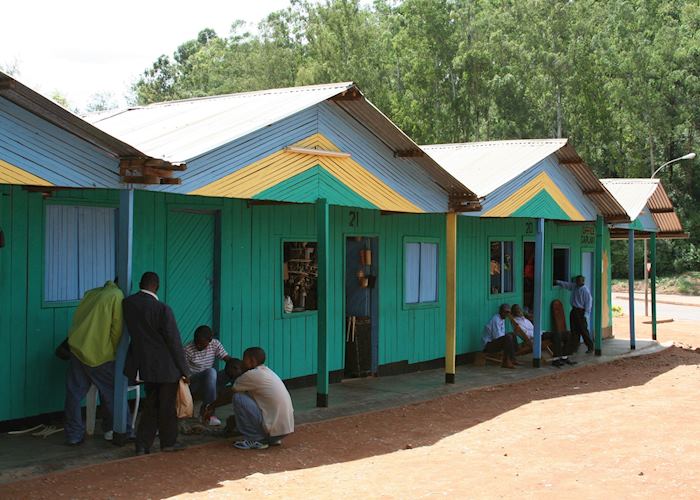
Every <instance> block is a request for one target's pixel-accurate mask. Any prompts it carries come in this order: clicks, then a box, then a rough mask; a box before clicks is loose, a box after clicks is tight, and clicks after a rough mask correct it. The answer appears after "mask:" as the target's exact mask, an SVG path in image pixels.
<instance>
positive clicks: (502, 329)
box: [481, 304, 518, 368]
mask: <svg viewBox="0 0 700 500" xmlns="http://www.w3.org/2000/svg"><path fill="white" fill-rule="evenodd" d="M508 317H510V306H509V305H508V304H501V306H500V307H499V308H498V314H494V315H493V317H492V318H491V319H490V320H489V322H488V323H486V326H484V331H483V333H482V335H481V340H482V341H483V343H484V352H489V353H497V352H501V351H503V361H502V362H501V367H503V368H515V365H517V364H518V361H517V360H516V359H515V348H516V345H517V341H516V340H515V336H514V335H513V334H512V333H506V318H508Z"/></svg>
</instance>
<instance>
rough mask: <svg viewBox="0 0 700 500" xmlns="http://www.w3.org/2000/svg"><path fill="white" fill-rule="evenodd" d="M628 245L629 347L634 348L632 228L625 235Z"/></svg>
mask: <svg viewBox="0 0 700 500" xmlns="http://www.w3.org/2000/svg"><path fill="white" fill-rule="evenodd" d="M627 240H628V242H629V243H628V247H627V265H628V270H627V272H628V273H629V276H628V278H627V279H628V283H629V285H628V286H629V303H630V305H629V310H630V349H631V350H635V349H636V347H637V345H636V342H635V335H634V229H630V230H629V235H628V237H627Z"/></svg>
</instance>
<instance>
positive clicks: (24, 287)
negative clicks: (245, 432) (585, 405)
mask: <svg viewBox="0 0 700 500" xmlns="http://www.w3.org/2000/svg"><path fill="white" fill-rule="evenodd" d="M4 78H5V81H6V82H8V83H7V84H6V87H5V88H8V89H11V90H7V91H3V93H2V94H0V118H2V120H3V121H2V122H1V123H2V138H3V141H2V143H1V144H0V146H1V147H0V160H2V161H3V171H2V176H1V177H0V182H1V184H2V185H0V195H1V196H0V200H1V203H2V204H1V205H0V228H2V230H3V234H4V242H5V245H4V247H3V248H2V249H0V266H1V268H0V269H1V270H2V272H1V276H2V281H1V282H0V289H2V293H3V296H10V297H11V300H10V303H9V304H7V303H3V305H2V307H3V308H4V309H3V311H2V315H1V317H2V321H3V323H2V335H3V340H4V341H5V342H6V344H8V345H9V346H10V348H9V349H8V350H7V351H5V355H6V357H7V359H6V361H7V363H4V364H3V365H4V370H5V372H4V375H5V377H4V378H3V382H2V384H3V385H4V388H3V391H7V393H10V394H11V398H9V399H7V400H6V401H5V402H4V403H3V404H2V405H0V420H11V419H17V418H23V417H27V416H31V415H37V414H42V413H48V412H55V411H59V410H60V409H61V408H62V402H63V378H64V377H63V370H64V366H63V365H62V363H61V362H60V361H58V360H57V359H55V358H54V356H53V349H54V347H55V346H56V345H57V344H58V343H59V342H60V341H61V340H62V339H63V338H64V337H65V335H66V332H67V330H68V328H69V325H70V321H71V317H72V313H73V311H74V309H75V306H76V305H77V303H78V301H79V299H80V297H81V296H82V294H83V293H84V292H85V291H86V290H88V289H90V288H92V287H94V286H98V285H101V284H102V282H104V281H105V280H106V279H112V278H114V276H119V277H120V284H121V285H122V286H125V287H128V290H127V291H131V292H133V291H135V284H134V285H133V286H130V285H129V281H131V282H134V283H135V282H137V281H138V277H139V276H140V274H141V273H142V272H144V271H147V270H149V271H155V272H157V273H158V274H159V275H160V276H161V283H162V287H161V290H160V291H159V295H160V297H161V299H162V300H164V301H165V302H167V303H168V304H170V305H171V306H172V307H173V309H174V311H175V314H176V318H177V321H178V325H179V327H180V330H181V333H182V336H183V340H185V341H187V340H189V339H191V337H192V333H193V331H194V328H195V327H196V326H198V325H200V324H209V325H212V326H213V327H214V330H215V331H216V333H217V335H218V337H219V338H220V339H221V341H222V342H223V344H224V345H225V346H226V348H227V349H228V350H229V351H230V352H231V353H232V354H233V355H240V354H241V352H242V350H243V349H245V348H246V347H248V346H251V345H260V346H262V347H263V348H264V349H265V350H266V351H267V352H268V359H269V365H270V366H271V367H272V368H273V369H274V370H275V371H276V372H278V373H279V374H280V376H281V377H282V378H283V379H286V380H287V381H288V382H289V383H290V384H295V383H298V384H313V383H316V384H317V385H318V393H319V404H321V405H323V404H325V403H326V399H327V395H328V383H329V382H330V381H339V380H341V379H342V378H343V377H346V376H357V375H362V374H364V373H379V374H380V375H381V374H387V373H396V372H399V371H405V370H408V369H417V368H419V367H421V366H426V363H432V364H433V365H435V366H439V364H440V363H441V360H442V358H443V356H444V351H445V348H444V345H445V344H444V342H445V336H444V332H445V308H446V300H447V296H446V295H447V294H446V290H445V283H446V280H445V271H446V264H445V256H446V243H445V238H446V230H445V220H446V217H445V213H447V212H449V211H451V210H460V211H461V210H473V209H478V207H479V204H478V201H477V199H476V197H475V196H474V194H473V193H472V192H471V191H470V190H469V189H467V188H466V187H465V186H464V185H463V184H462V183H461V182H459V181H457V180H456V179H454V178H453V177H452V176H451V175H449V174H447V173H446V172H445V171H444V170H443V169H442V168H441V167H440V166H439V165H438V164H437V163H436V162H435V161H434V160H432V159H431V158H430V157H428V156H426V155H425V154H424V153H423V152H422V151H421V150H420V149H419V148H418V147H417V145H416V144H415V143H413V142H412V141H411V140H410V139H409V138H408V137H407V136H405V135H404V134H403V133H402V132H401V131H400V130H399V129H397V128H396V127H395V126H394V125H393V124H392V123H391V122H390V121H389V120H388V119H386V117H384V115H382V114H381V113H380V112H379V111H378V110H376V108H374V107H373V106H372V105H371V104H370V103H369V102H368V101H366V100H365V99H364V97H363V96H362V95H361V93H360V92H359V90H358V89H357V88H356V87H355V86H354V85H353V84H352V83H345V84H335V85H325V86H313V87H303V88H295V89H281V90H273V91H266V92H254V93H247V94H238V95H233V96H223V97H220V98H206V99H194V100H187V101H180V102H174V103H165V104H157V105H152V106H148V107H145V108H134V109H131V110H127V111H122V112H116V113H113V114H109V113H108V114H102V115H98V116H97V117H93V118H91V120H92V122H93V123H92V124H88V123H86V122H84V121H82V120H80V119H79V118H77V117H75V116H73V115H71V114H70V113H67V112H65V110H62V109H61V108H59V107H58V106H56V105H54V104H53V103H51V102H49V101H47V100H45V99H43V98H41V97H40V96H38V95H37V94H35V93H33V92H32V91H31V90H30V89H28V88H26V87H24V86H22V85H21V84H20V83H19V82H16V81H14V80H12V79H10V78H9V77H4ZM28 100H32V102H33V105H32V106H29V105H28V104H27V101H28ZM115 138H118V139H115ZM122 276H128V277H130V278H131V280H129V279H128V278H127V279H126V280H125V279H124V278H122ZM351 336H352V340H350V339H349V338H350V337H351ZM360 338H361V342H362V346H361V347H362V352H358V353H356V354H355V356H354V357H352V356H348V355H347V352H346V351H347V349H346V346H347V345H349V342H352V341H354V342H355V344H359V343H360ZM353 345H354V344H353ZM358 351H359V349H358ZM118 362H119V360H118ZM119 390H122V388H120V389H119ZM117 411H119V410H117Z"/></svg>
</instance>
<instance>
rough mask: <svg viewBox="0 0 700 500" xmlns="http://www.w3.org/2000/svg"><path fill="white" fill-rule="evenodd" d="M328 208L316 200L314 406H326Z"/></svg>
mask: <svg viewBox="0 0 700 500" xmlns="http://www.w3.org/2000/svg"><path fill="white" fill-rule="evenodd" d="M329 219H330V217H329V208H328V201H327V200H326V199H325V198H321V199H319V200H316V232H317V234H318V360H317V373H316V406H317V407H319V408H325V407H327V406H328V338H329V330H330V319H331V317H332V312H331V308H330V303H331V301H330V300H329V297H328V293H329V291H330V272H329V271H330V227H329Z"/></svg>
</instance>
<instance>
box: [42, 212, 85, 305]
mask: <svg viewBox="0 0 700 500" xmlns="http://www.w3.org/2000/svg"><path fill="white" fill-rule="evenodd" d="M77 219H78V211H77V207H69V206H63V205H49V206H47V207H46V227H45V231H46V232H45V243H44V248H45V250H44V299H45V300H46V301H51V302H54V301H64V300H75V298H76V297H77V296H78V273H77V270H78V246H77V245H78V224H77Z"/></svg>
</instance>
